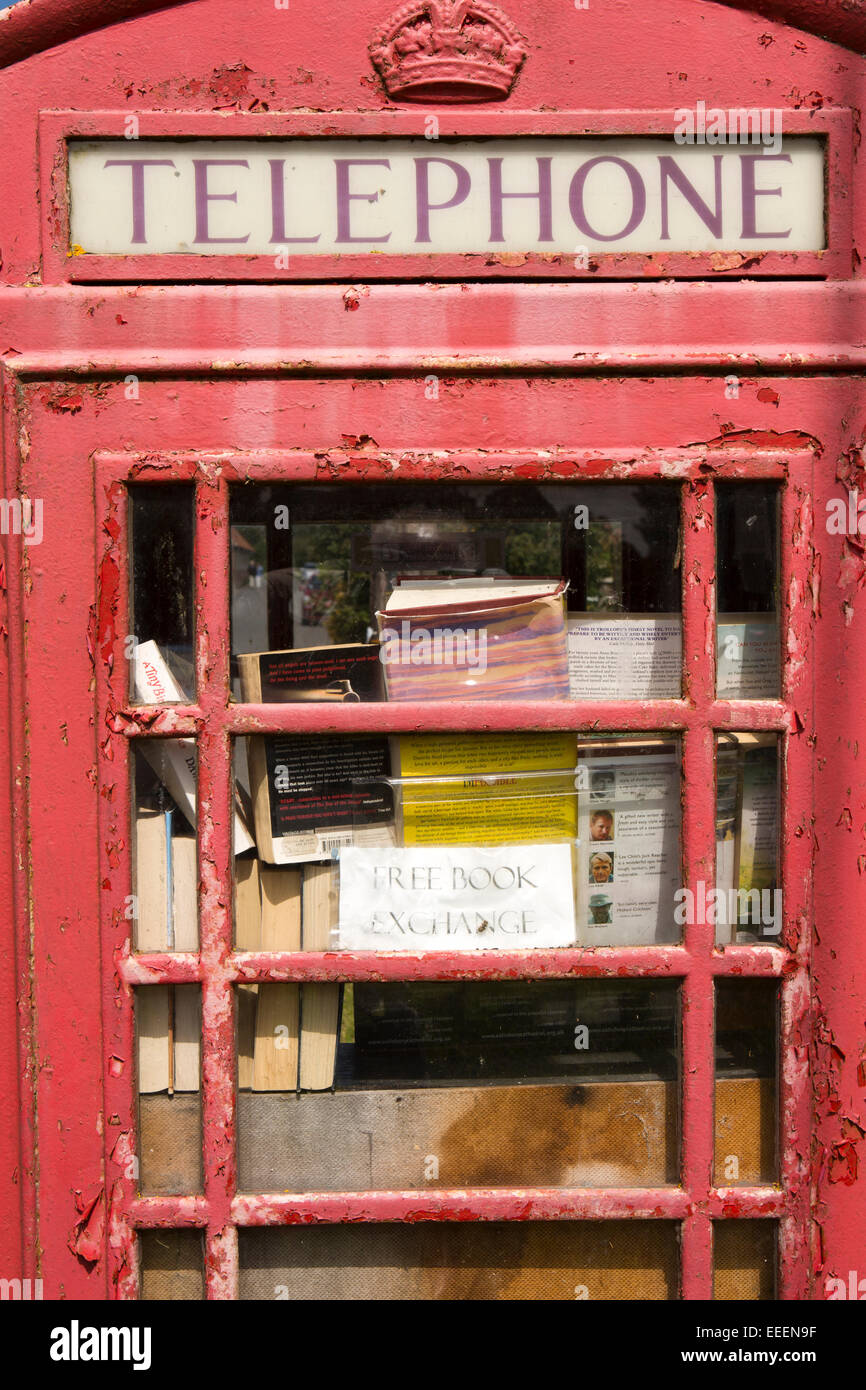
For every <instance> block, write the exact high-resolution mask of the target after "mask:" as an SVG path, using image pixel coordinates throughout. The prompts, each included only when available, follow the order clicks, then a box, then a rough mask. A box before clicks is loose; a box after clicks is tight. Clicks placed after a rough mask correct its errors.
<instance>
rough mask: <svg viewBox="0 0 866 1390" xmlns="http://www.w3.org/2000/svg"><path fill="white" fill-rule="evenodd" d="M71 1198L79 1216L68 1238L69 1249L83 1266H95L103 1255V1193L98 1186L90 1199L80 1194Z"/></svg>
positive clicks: (75, 1194) (77, 1193) (76, 1193)
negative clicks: (82, 1262)
mask: <svg viewBox="0 0 866 1390" xmlns="http://www.w3.org/2000/svg"><path fill="white" fill-rule="evenodd" d="M73 1196H74V1200H75V1207H76V1210H77V1211H78V1213H79V1215H78V1219H77V1220H76V1222H75V1225H74V1226H73V1229H72V1233H71V1235H70V1237H69V1249H70V1250H71V1251H72V1253H73V1254H74V1255H77V1257H78V1258H79V1259H80V1260H83V1261H84V1263H85V1264H91V1265H92V1264H96V1263H97V1261H99V1260H100V1259H101V1258H102V1254H103V1239H104V1235H105V1191H104V1189H103V1188H102V1187H101V1186H100V1188H99V1190H98V1192H96V1194H95V1195H94V1196H92V1197H90V1198H85V1197H84V1196H83V1195H82V1194H81V1193H80V1192H75V1193H74V1194H73Z"/></svg>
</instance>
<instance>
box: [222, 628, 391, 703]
mask: <svg viewBox="0 0 866 1390" xmlns="http://www.w3.org/2000/svg"><path fill="white" fill-rule="evenodd" d="M238 666H239V668H240V673H241V689H242V692H243V697H244V700H245V701H246V702H247V703H248V704H255V705H258V704H294V703H297V702H312V703H318V702H326V703H332V702H341V701H348V702H350V703H357V702H364V703H366V702H369V701H372V700H382V699H384V697H385V689H384V681H383V678H382V663H381V661H380V659H379V643H378V642H368V643H361V642H353V643H350V644H348V645H346V646H336V647H298V648H293V649H291V650H288V651H275V652H252V653H245V654H244V655H242V656H239V657H238Z"/></svg>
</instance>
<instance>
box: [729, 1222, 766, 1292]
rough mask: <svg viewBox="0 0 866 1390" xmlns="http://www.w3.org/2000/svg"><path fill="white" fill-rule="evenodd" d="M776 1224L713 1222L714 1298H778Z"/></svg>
mask: <svg viewBox="0 0 866 1390" xmlns="http://www.w3.org/2000/svg"><path fill="white" fill-rule="evenodd" d="M776 1237H777V1223H776V1222H775V1221H760V1220H756V1221H745V1220H734V1221H714V1222H713V1298H714V1299H719V1300H735V1299H753V1300H759V1299H760V1300H772V1299H774V1298H775V1297H776Z"/></svg>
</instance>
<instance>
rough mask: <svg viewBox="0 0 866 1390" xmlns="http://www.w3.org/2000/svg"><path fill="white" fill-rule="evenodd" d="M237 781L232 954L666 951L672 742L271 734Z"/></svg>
mask: <svg viewBox="0 0 866 1390" xmlns="http://www.w3.org/2000/svg"><path fill="white" fill-rule="evenodd" d="M235 773H236V780H237V782H238V784H239V787H240V793H241V796H242V799H246V797H245V791H246V788H245V783H246V785H248V787H249V792H250V796H251V799H252V802H253V803H254V806H255V816H254V823H255V831H256V839H257V850H258V853H257V854H255V853H253V852H250V853H245V854H243V855H241V856H239V857H238V858H237V859H236V861H235V882H236V891H235V939H236V941H237V944H238V945H239V946H241V948H242V949H244V950H257V949H261V948H262V945H263V941H264V940H265V939H267V941H269V942H270V943H271V944H270V946H269V947H267V949H272V950H285V951H289V950H319V951H322V950H343V949H347V950H379V951H383V950H384V951H395V950H396V951H401V950H403V951H405V950H411V951H418V950H444V949H447V950H496V949H503V950H514V949H518V948H519V949H523V948H529V947H540V948H556V947H568V946H575V945H590V946H614V945H617V946H622V945H625V946H633V945H651V944H657V943H661V942H672V941H677V940H679V939H680V935H681V932H680V927H679V926H678V925H677V922H678V917H677V911H678V909H677V903H678V897H677V890H678V885H679V884H680V883H681V881H682V874H681V851H680V822H681V795H680V787H681V754H680V743H679V739H678V738H676V737H662V736H659V737H648V736H646V735H635V736H630V735H628V736H624V737H620V736H617V737H614V736H611V735H603V734H599V735H595V736H593V737H592V738H591V739H590V738H583V737H581V738H578V737H577V735H575V734H571V733H568V732H564V733H559V732H556V733H541V732H534V733H502V734H486V733H482V734H439V735H433V734H400V735H394V736H392V737H390V738H389V737H387V736H381V737H379V736H376V735H358V736H357V737H354V738H353V737H349V736H346V735H327V736H322V737H311V736H309V735H274V736H273V737H272V738H253V739H250V740H238V744H237V748H236V758H235ZM263 933H264V934H263Z"/></svg>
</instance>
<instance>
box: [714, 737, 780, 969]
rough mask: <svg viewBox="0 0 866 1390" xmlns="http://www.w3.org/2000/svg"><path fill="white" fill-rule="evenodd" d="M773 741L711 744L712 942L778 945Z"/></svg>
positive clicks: (737, 740)
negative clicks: (713, 764)
mask: <svg viewBox="0 0 866 1390" xmlns="http://www.w3.org/2000/svg"><path fill="white" fill-rule="evenodd" d="M779 801H780V786H779V739H778V735H777V734H735V733H724V734H719V735H718V737H717V739H716V896H715V898H714V899H712V900H710V899H709V898H708V897H707V898H706V906H707V913H708V916H707V920H708V921H710V922H714V923H715V928H716V944H717V945H719V946H727V945H730V944H731V943H740V944H747V945H762V944H763V945H769V946H778V945H781V937H782V927H783V925H784V923H783V913H782V889H781V888H780V887H779V882H780V878H779Z"/></svg>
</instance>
